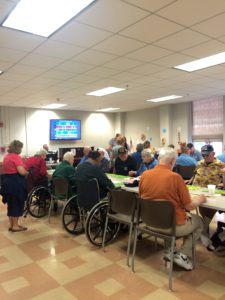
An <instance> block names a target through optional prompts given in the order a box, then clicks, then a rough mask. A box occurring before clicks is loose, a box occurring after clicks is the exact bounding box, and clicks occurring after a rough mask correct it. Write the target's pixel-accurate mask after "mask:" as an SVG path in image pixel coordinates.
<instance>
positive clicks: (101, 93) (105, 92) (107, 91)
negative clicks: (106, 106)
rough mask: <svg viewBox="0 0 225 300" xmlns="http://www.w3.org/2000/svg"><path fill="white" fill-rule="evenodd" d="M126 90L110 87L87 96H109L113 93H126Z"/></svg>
mask: <svg viewBox="0 0 225 300" xmlns="http://www.w3.org/2000/svg"><path fill="white" fill-rule="evenodd" d="M124 90H125V89H122V88H117V87H113V86H109V87H107V88H104V89H101V90H97V91H94V92H91V93H87V94H86V95H88V96H98V97H101V96H105V95H109V94H113V93H117V92H121V91H124Z"/></svg>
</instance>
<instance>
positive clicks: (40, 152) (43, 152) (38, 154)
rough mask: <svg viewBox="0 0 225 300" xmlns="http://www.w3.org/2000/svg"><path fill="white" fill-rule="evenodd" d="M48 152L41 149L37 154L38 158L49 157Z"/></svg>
mask: <svg viewBox="0 0 225 300" xmlns="http://www.w3.org/2000/svg"><path fill="white" fill-rule="evenodd" d="M47 154H48V152H47V151H46V150H45V149H40V150H39V151H37V152H36V154H35V155H36V156H42V155H45V156H46V155H47Z"/></svg>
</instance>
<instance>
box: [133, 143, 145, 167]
mask: <svg viewBox="0 0 225 300" xmlns="http://www.w3.org/2000/svg"><path fill="white" fill-rule="evenodd" d="M142 150H143V144H141V143H139V144H137V147H136V152H134V153H133V154H132V157H133V158H134V159H135V160H136V162H137V165H138V167H140V165H141V163H142V157H141V152H142Z"/></svg>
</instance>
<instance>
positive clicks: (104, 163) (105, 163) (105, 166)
mask: <svg viewBox="0 0 225 300" xmlns="http://www.w3.org/2000/svg"><path fill="white" fill-rule="evenodd" d="M97 151H98V152H99V153H100V159H101V161H100V164H99V168H100V169H102V171H103V172H104V173H108V172H109V170H110V168H111V163H110V160H109V159H107V158H106V157H105V152H106V151H105V149H103V148H98V149H97ZM106 153H107V152H106ZM107 154H108V153H107Z"/></svg>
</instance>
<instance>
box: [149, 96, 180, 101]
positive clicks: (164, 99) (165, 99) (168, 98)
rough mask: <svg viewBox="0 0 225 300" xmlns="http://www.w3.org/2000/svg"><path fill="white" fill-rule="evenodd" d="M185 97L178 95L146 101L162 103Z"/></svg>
mask: <svg viewBox="0 0 225 300" xmlns="http://www.w3.org/2000/svg"><path fill="white" fill-rule="evenodd" d="M182 97H183V96H178V95H170V96H165V97H160V98H155V99H149V100H146V101H151V102H161V101H168V100H172V99H177V98H182Z"/></svg>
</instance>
